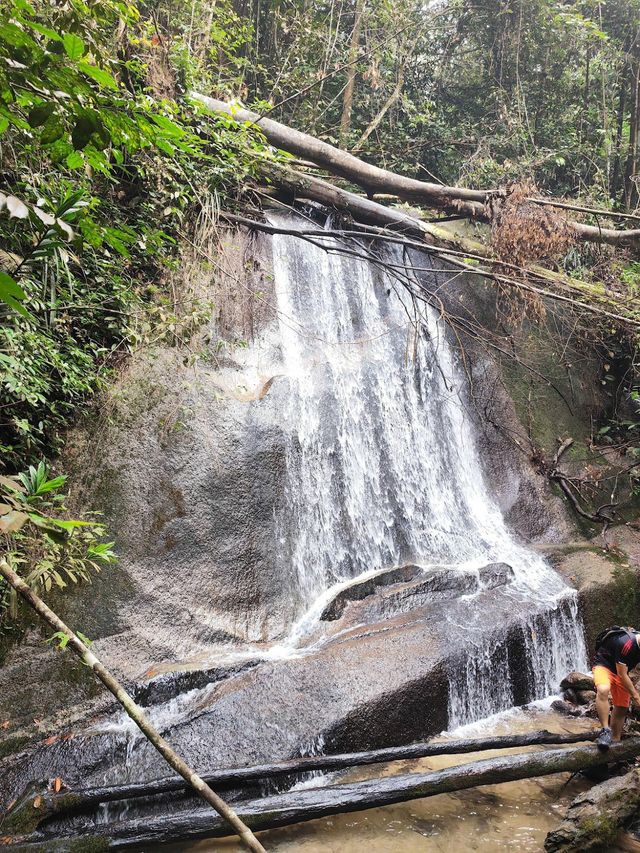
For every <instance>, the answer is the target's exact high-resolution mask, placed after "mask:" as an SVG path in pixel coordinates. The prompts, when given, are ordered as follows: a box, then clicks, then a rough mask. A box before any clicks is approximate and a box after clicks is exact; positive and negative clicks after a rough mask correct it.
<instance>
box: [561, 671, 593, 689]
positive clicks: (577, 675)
mask: <svg viewBox="0 0 640 853" xmlns="http://www.w3.org/2000/svg"><path fill="white" fill-rule="evenodd" d="M560 689H561V690H569V689H571V690H593V689H594V684H593V676H592V675H590V674H588V673H585V672H570V673H569V674H568V675H567V676H566V677H565V678H563V679H562V681H561V682H560Z"/></svg>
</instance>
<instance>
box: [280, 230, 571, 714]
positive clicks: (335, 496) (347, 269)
mask: <svg viewBox="0 0 640 853" xmlns="http://www.w3.org/2000/svg"><path fill="white" fill-rule="evenodd" d="M272 221H273V222H274V223H275V224H279V225H286V227H288V228H291V227H292V225H293V226H294V227H295V224H296V223H297V226H298V227H302V226H303V225H304V220H302V219H296V220H292V218H291V217H281V216H279V215H273V216H272ZM321 242H322V243H323V245H324V248H323V247H322V246H320V245H313V244H310V243H309V242H307V241H304V240H302V239H299V238H297V237H295V236H291V235H276V236H274V238H273V257H274V274H275V286H276V293H277V300H278V308H279V312H280V313H279V317H280V321H279V326H280V328H279V332H280V339H281V346H282V359H283V366H284V373H285V375H286V376H287V377H288V378H289V382H290V393H289V396H288V403H287V405H286V410H285V411H284V412H283V420H284V429H285V431H286V437H287V480H286V487H285V488H286V499H285V502H284V503H285V506H286V512H285V513H283V517H282V519H281V530H280V535H279V543H280V548H281V559H282V560H283V562H287V563H290V564H292V565H293V567H294V569H295V577H296V578H297V583H298V597H299V613H300V616H299V619H298V621H297V623H296V624H295V625H294V627H293V630H292V633H291V635H290V638H289V641H288V642H289V644H290V645H292V646H295V645H299V644H300V643H302V642H304V636H305V632H307V631H308V630H309V629H310V627H311V626H312V625H313V624H314V622H315V620H316V619H317V617H318V614H319V612H320V611H321V609H322V608H323V607H324V606H325V604H326V602H327V601H328V600H329V599H330V598H331V597H332V596H333V595H335V592H336V590H338V589H340V588H341V587H344V586H345V585H348V584H349V583H352V582H353V579H354V578H359V577H362V576H365V577H366V576H367V575H368V574H369V573H372V572H375V571H378V570H381V569H384V568H387V567H390V566H400V565H402V564H404V563H407V562H414V563H417V564H419V565H420V566H422V567H424V568H428V567H433V566H438V567H449V568H451V567H454V568H456V569H460V570H464V569H467V570H468V569H470V568H471V569H478V568H479V567H481V566H484V565H486V564H489V563H498V562H502V563H507V564H508V565H509V566H511V567H512V569H513V573H514V578H513V582H512V583H511V584H510V587H509V594H510V595H512V596H513V598H514V601H517V602H518V603H519V604H522V603H523V602H525V603H527V605H528V609H529V612H530V614H531V615H530V616H528V617H527V618H526V619H525V624H524V625H523V629H524V638H525V646H526V658H527V660H526V667H527V669H528V675H529V682H530V684H531V696H530V698H532V699H533V698H540V697H542V696H544V695H547V694H549V693H550V692H552V691H553V689H554V688H557V685H558V683H559V681H560V679H561V678H562V676H563V675H564V673H566V672H567V671H568V670H570V669H574V668H580V667H584V666H585V665H586V661H585V650H584V643H583V638H582V625H581V621H580V618H579V616H578V611H577V602H576V597H575V593H573V592H572V591H571V590H569V589H568V588H567V587H566V586H565V585H564V583H563V581H562V580H561V579H560V577H559V576H558V575H557V574H556V573H555V572H554V571H553V570H552V569H551V567H550V566H549V565H548V564H547V562H546V561H545V560H544V559H543V558H542V557H540V556H539V555H537V554H536V553H534V552H532V551H530V550H528V549H527V548H525V547H523V546H521V545H520V544H519V543H518V542H516V541H515V539H514V537H513V536H512V535H511V533H510V532H509V530H508V529H507V527H506V525H505V522H504V519H503V517H502V514H501V512H500V509H499V507H498V506H497V504H496V502H495V500H494V499H493V498H492V496H491V494H490V492H489V491H488V489H487V485H486V482H485V477H484V475H483V470H482V466H481V463H480V459H479V456H478V450H477V448H476V444H475V441H474V435H473V424H472V418H471V416H470V414H469V408H468V407H469V402H468V399H467V394H466V379H465V377H464V375H463V371H462V370H461V368H460V365H459V364H458V359H457V357H456V355H455V354H454V351H453V349H452V347H451V346H450V344H449V342H448V340H447V334H446V332H445V327H444V324H443V323H442V322H441V321H440V320H439V319H438V316H437V314H436V312H435V310H433V309H432V308H430V307H428V306H425V305H424V304H417V305H414V304H413V303H412V300H411V298H410V296H409V295H408V294H407V291H406V289H405V288H404V287H403V286H402V284H401V282H400V280H399V278H398V276H407V277H409V278H410V277H411V276H412V275H413V273H412V270H411V268H410V267H409V266H407V265H406V264H405V260H404V256H403V254H402V250H400V249H395V250H390V251H389V252H388V254H387V255H386V256H385V260H386V262H387V263H388V264H390V265H392V266H393V265H395V267H394V268H395V269H397V270H398V271H399V272H398V275H397V276H396V275H390V274H389V272H388V271H386V270H381V269H380V266H379V265H376V264H375V263H371V262H368V261H363V260H360V259H358V258H356V257H353V256H350V255H348V254H345V253H343V252H340V251H337V249H338V244H337V243H336V242H335V240H334V239H333V238H332V237H330V236H327V237H322V238H321ZM351 248H352V250H353V244H351ZM355 248H356V251H359V252H363V253H365V252H369V251H370V250H369V249H367V248H366V247H364V246H362V247H359V248H358V247H355ZM327 250H328V251H327ZM425 263H428V261H425V257H422V258H420V264H421V265H422V266H424V265H425ZM430 276H431V279H432V281H433V282H434V283H436V284H437V283H438V273H437V272H435V271H434V272H433V273H431V274H430ZM477 617H478V620H482V618H483V614H482V613H479V614H477ZM464 628H465V626H452V630H458V631H462V630H464ZM471 646H472V644H471ZM508 664H509V661H508V655H507V654H506V653H505V649H504V647H502V646H501V644H500V641H499V639H498V640H496V641H486V640H485V641H483V642H482V643H481V644H479V645H478V646H477V647H476V648H473V647H471V649H470V651H469V653H468V657H467V662H466V668H465V669H466V671H465V672H464V673H463V677H462V678H460V677H457V678H456V679H452V681H451V689H450V709H449V715H450V724H453V725H460V724H463V723H467V722H470V721H471V720H473V719H478V718H481V717H484V716H487V715H489V714H492V713H495V712H496V711H499V710H502V709H505V708H508V707H510V706H511V705H512V704H513V695H512V690H511V686H510V679H509V673H508Z"/></svg>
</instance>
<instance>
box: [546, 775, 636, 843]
mask: <svg viewBox="0 0 640 853" xmlns="http://www.w3.org/2000/svg"><path fill="white" fill-rule="evenodd" d="M639 808H640V770H638V769H636V770H632V771H631V772H630V773H626V774H625V775H624V776H616V777H615V778H613V779H607V780H606V781H605V782H601V783H600V784H599V785H595V786H594V787H593V788H591V789H590V790H588V791H586V792H585V793H584V794H580V796H578V797H576V799H575V800H574V801H573V802H572V803H571V805H570V806H569V808H568V809H567V814H566V816H565V819H564V821H563V822H562V823H561V824H560V826H559V827H558V828H557V829H554V830H553V831H552V832H550V833H549V834H548V835H547V837H546V839H545V842H544V849H545V850H546V851H547V853H580V851H582V850H592V849H593V848H594V847H598V848H604V849H609V847H611V846H613V845H614V843H615V840H616V837H617V835H618V832H619V831H620V828H621V827H622V826H623V825H624V823H625V822H626V821H627V820H628V819H629V818H631V817H632V816H633V815H634V814H635V813H636V811H637V810H638V809H639Z"/></svg>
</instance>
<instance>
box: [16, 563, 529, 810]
mask: <svg viewBox="0 0 640 853" xmlns="http://www.w3.org/2000/svg"><path fill="white" fill-rule="evenodd" d="M461 574H462V575H463V576H464V575H465V574H466V573H464V572H462V573H461ZM444 577H445V576H444V575H443V580H444ZM476 580H477V574H476ZM396 586H397V587H402V586H403V584H397V585H396ZM393 589H394V587H393V586H389V587H381V588H379V590H378V591H377V593H376V595H375V596H372V598H375V597H377V596H378V595H383V594H385V593H387V592H390V591H392V590H393ZM364 603H365V602H364V601H359V602H351V603H350V605H349V608H348V609H347V610H346V611H345V613H344V614H343V616H342V618H341V619H340V620H336V622H335V625H336V628H337V629H338V628H339V630H338V632H337V634H336V635H335V636H333V637H327V638H325V640H324V642H322V643H319V644H316V645H314V646H313V648H310V649H308V650H307V651H304V652H301V653H298V654H295V655H293V656H290V657H286V658H283V659H281V660H271V661H260V660H253V661H245V662H244V663H241V664H238V665H237V666H236V667H235V668H234V667H233V666H229V667H227V669H226V671H224V672H223V671H222V669H220V670H217V671H214V670H212V671H211V672H209V673H208V674H205V673H203V672H202V671H195V672H194V673H192V674H190V675H191V676H192V678H191V680H190V678H189V675H188V674H187V673H182V674H171V675H168V676H166V677H165V678H164V679H162V678H159V677H156V678H154V679H152V680H151V682H150V683H149V684H148V689H147V690H146V691H145V690H144V688H143V686H142V685H140V687H139V688H138V691H137V694H138V697H139V698H140V699H141V700H142V701H144V702H145V704H148V705H149V706H150V707H149V712H150V714H151V717H152V719H153V720H155V721H156V724H157V725H159V726H160V727H161V729H162V730H163V734H164V735H165V736H166V737H167V739H168V740H169V741H170V743H171V744H172V745H173V746H174V748H175V749H176V750H177V751H178V752H179V753H180V754H181V755H182V756H183V757H184V758H185V759H186V760H187V761H189V762H191V763H192V764H193V766H195V767H196V768H197V769H199V770H207V769H211V768H214V767H222V766H225V765H226V766H237V765H239V764H253V763H261V762H264V761H272V760H278V759H282V758H287V757H290V756H295V755H299V754H301V753H302V754H303V753H307V752H308V751H309V750H310V749H311V750H312V749H317V748H320V749H321V750H322V751H324V752H326V753H333V752H340V751H350V750H357V749H365V748H366V749H369V748H374V747H383V746H392V745H399V744H402V743H406V742H411V741H415V740H421V739H425V738H428V737H429V736H431V735H433V734H436V733H437V732H440V731H442V730H443V729H445V728H446V727H447V722H448V704H449V684H450V681H451V679H452V678H454V679H455V678H457V677H459V676H460V673H461V672H463V671H464V666H465V654H466V651H467V643H468V644H469V647H472V646H474V644H476V643H480V642H481V641H483V639H486V638H487V633H489V635H490V636H491V637H492V638H493V640H492V641H494V642H495V643H496V644H499V645H500V646H501V648H503V649H504V654H505V655H507V656H508V657H509V659H510V660H511V659H513V660H514V663H515V665H516V667H517V669H518V673H514V677H515V684H516V687H515V692H514V695H515V696H516V701H527V700H528V699H530V698H531V692H530V691H531V686H530V685H529V686H527V683H526V667H525V666H524V662H523V659H522V657H521V655H522V654H523V653H524V650H523V646H522V638H523V624H522V622H521V621H520V620H521V619H522V618H523V617H524V616H526V615H527V613H526V611H522V612H518V610H517V608H514V602H513V599H512V598H511V596H509V595H508V594H507V590H506V588H504V589H503V588H493V589H486V590H481V591H478V592H477V593H476V595H474V596H472V597H471V596H467V595H464V594H462V595H458V596H452V597H451V598H450V599H449V600H448V602H447V607H446V608H443V607H442V602H441V601H440V600H438V599H437V598H436V599H434V600H433V601H431V602H430V603H429V604H424V603H423V604H422V605H421V606H419V607H415V608H414V609H412V610H411V611H410V612H406V613H403V614H399V615H396V616H395V617H394V618H386V617H385V618H383V619H379V620H378V621H375V620H371V621H370V622H369V623H368V624H362V623H358V622H357V620H358V619H360V617H361V614H360V613H359V612H358V611H357V610H355V611H354V612H353V613H351V612H350V610H351V608H352V607H356V608H357V607H358V606H361V605H363V604H364ZM477 608H481V609H482V610H483V612H484V613H485V615H486V616H487V619H486V620H485V619H483V620H482V622H481V623H479V622H478V620H477V618H476V614H477ZM347 615H348V616H349V620H348V621H347V618H346V617H347ZM460 625H467V626H468V628H466V629H465V630H464V632H463V633H461V632H460V628H459V626H460ZM496 625H499V626H500V629H499V631H498V632H497V633H495V627H494V626H496ZM221 674H222V675H223V676H224V677H220V676H221ZM207 676H208V678H207ZM518 679H519V682H518ZM194 688H197V689H195V690H194ZM189 690H192V691H193V692H192V693H189V694H188V699H187V700H185V699H184V696H185V693H186V692H187V691H189ZM176 693H180V698H179V699H178V700H177V701H176V702H172V700H171V699H170V698H169V697H171V696H172V695H175V694H176ZM115 720H117V715H116V714H111V715H110V716H109V717H107V718H105V720H104V722H100V721H99V720H98V721H94V722H93V723H92V724H91V725H86V726H84V727H83V726H82V725H81V724H76V725H74V735H75V736H74V738H73V739H72V740H69V741H63V740H60V741H56V742H55V743H53V744H49V745H47V746H46V747H43V746H42V744H36V745H35V746H34V747H32V748H30V749H28V750H27V751H26V752H24V753H22V754H19V755H16V756H10V757H7V758H5V759H4V760H3V761H0V778H1V779H2V780H3V781H2V783H0V801H4V802H7V801H8V800H10V799H12V798H13V796H15V794H16V793H18V792H19V791H20V789H21V788H22V787H23V786H24V782H25V780H28V779H40V778H48V776H49V775H50V769H51V768H52V767H55V769H56V775H60V776H62V777H63V778H64V779H65V782H67V783H68V784H69V785H71V786H73V785H74V784H79V785H82V786H87V785H90V784H92V783H95V784H104V783H105V782H107V783H109V782H117V781H118V780H121V779H123V778H127V779H129V780H130V781H133V780H134V779H140V780H141V781H142V780H144V779H150V778H155V777H158V776H163V775H166V767H165V766H164V765H163V761H162V759H161V758H160V757H159V756H158V755H157V753H156V752H155V750H153V749H152V748H151V747H150V746H149V744H148V743H147V742H146V741H144V740H143V739H141V738H137V737H135V736H134V735H133V734H132V729H131V726H130V725H129V726H128V727H121V728H119V727H118V725H117V724H116V725H114V722H115ZM106 723H108V725H106ZM132 737H133V741H132ZM105 774H106V778H105Z"/></svg>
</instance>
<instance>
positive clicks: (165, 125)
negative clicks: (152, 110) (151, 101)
mask: <svg viewBox="0 0 640 853" xmlns="http://www.w3.org/2000/svg"><path fill="white" fill-rule="evenodd" d="M151 118H152V119H153V121H154V122H155V123H156V124H157V125H158V127H161V128H162V130H164V131H165V133H167V134H168V135H169V136H184V129H183V128H182V127H180V126H179V125H177V124H176V123H175V122H174V121H171V119H169V118H167V117H166V116H163V115H161V114H160V113H156V114H154V115H152V116H151Z"/></svg>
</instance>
